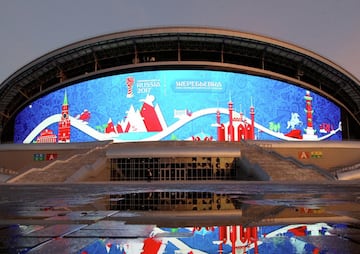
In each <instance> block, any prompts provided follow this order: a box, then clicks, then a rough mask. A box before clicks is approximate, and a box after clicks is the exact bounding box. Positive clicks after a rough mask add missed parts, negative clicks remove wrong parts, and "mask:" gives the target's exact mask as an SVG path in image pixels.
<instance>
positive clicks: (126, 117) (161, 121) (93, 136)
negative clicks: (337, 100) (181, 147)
mask: <svg viewBox="0 0 360 254" xmlns="http://www.w3.org/2000/svg"><path fill="white" fill-rule="evenodd" d="M341 139H342V134H341V113H340V108H339V107H338V106H336V105H335V104H334V103H332V102H331V101H329V100H327V99H325V98H324V97H322V96H320V95H318V94H316V93H314V92H310V91H307V90H305V89H303V88H300V87H297V86H294V85H291V84H288V83H285V82H281V81H277V80H272V79H268V78H264V77H258V76H253V75H247V74H240V73H232V72H222V71H209V70H159V71H145V72H134V73H127V74H119V75H113V76H107V77H102V78H97V79H93V80H88V81H84V82H80V83H77V84H74V85H71V86H68V87H66V88H63V89H60V90H57V91H55V92H52V93H50V94H48V95H46V96H44V97H42V98H39V99H37V100H36V101H33V102H32V103H31V104H29V105H27V106H26V107H25V108H24V109H23V110H22V111H21V112H20V113H19V114H18V115H17V117H16V119H15V134H14V142H15V143H56V142H88V141H103V140H112V141H114V142H129V141H160V140H193V141H203V140H205V141H239V140H287V141H303V140H314V141H320V140H341Z"/></svg>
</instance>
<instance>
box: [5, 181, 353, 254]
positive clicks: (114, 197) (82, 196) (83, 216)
mask: <svg viewBox="0 0 360 254" xmlns="http://www.w3.org/2000/svg"><path fill="white" fill-rule="evenodd" d="M214 186H215V187H217V189H216V188H215V187H214ZM30 187H31V186H30ZM74 187H83V189H81V188H78V189H77V193H76V195H74V190H75V188H74ZM96 187H97V186H95V185H87V186H83V185H81V186H72V185H70V186H61V188H59V191H58V192H56V194H57V193H60V194H59V196H55V195H51V198H50V197H48V198H47V199H42V200H41V199H38V198H37V199H36V200H39V201H38V202H37V203H32V202H25V204H26V205H24V206H23V208H24V209H19V208H17V210H16V211H17V213H12V212H8V211H9V207H10V206H11V205H12V204H18V202H16V203H15V202H14V203H11V202H8V203H6V207H7V209H6V211H5V210H3V213H2V214H1V217H2V220H3V222H6V223H7V225H4V226H2V227H0V252H1V253H9V250H10V253H53V254H55V253H78V254H90V253H100V254H101V253H104V254H105V253H121V254H123V253H127V254H129V253H136V254H139V253H145V254H153V253H159V254H162V253H164V254H165V253H177V254H182V253H186V254H189V253H266V254H267V253H356V252H357V250H358V249H359V242H360V237H359V236H360V228H359V227H358V226H357V225H358V223H357V222H358V221H357V220H356V218H357V214H358V212H357V211H359V210H358V206H357V205H358V204H357V203H355V202H349V201H352V200H353V199H354V198H353V196H356V197H357V196H358V192H356V190H357V189H355V191H353V189H350V190H351V191H349V190H348V189H347V190H346V195H345V194H344V193H345V192H344V191H343V192H341V191H334V190H333V189H334V188H333V189H331V190H329V189H328V188H326V189H324V188H319V189H316V188H315V187H313V186H310V187H311V188H310V187H307V188H308V189H307V190H308V191H304V190H303V189H300V188H299V190H298V189H296V186H295V187H294V186H293V185H291V186H288V185H285V186H280V187H279V186H276V185H269V184H267V185H261V184H258V183H257V184H254V183H251V184H247V185H241V184H238V183H236V184H233V185H223V184H221V185H220V184H219V185H216V184H213V185H212V188H213V189H214V188H215V190H213V189H211V188H208V187H203V186H201V185H200V184H197V185H194V187H193V186H192V185H191V186H190V187H189V186H188V187H187V188H184V186H183V184H179V185H176V186H172V188H170V187H171V186H166V188H161V187H163V185H160V186H158V185H156V184H151V185H150V184H147V183H145V184H144V186H141V188H139V187H134V188H133V187H132V185H129V186H128V188H125V187H126V185H125V186H124V185H121V187H120V185H117V184H114V185H111V186H108V185H107V186H106V188H105V187H104V186H102V187H101V188H100V187H98V189H96ZM165 189H166V191H165ZM189 189H191V191H182V190H189ZM210 189H211V191H203V190H210ZM51 190H54V187H53V186H51V187H50V186H49V189H48V192H47V193H53V192H51ZM67 190H68V192H67ZM309 190H310V191H309ZM18 193H19V192H14V194H13V195H18ZM26 193H31V194H32V195H31V197H33V196H34V195H37V194H36V192H34V191H32V192H31V191H29V190H28V189H26V188H24V192H23V193H21V194H22V195H21V197H27V196H26ZM66 193H69V194H66ZM89 193H90V194H89ZM65 194H66V195H65ZM39 195H43V191H41V192H40V191H39ZM18 197H20V195H19V196H18ZM18 199H19V198H18ZM29 200H31V199H29ZM14 207H15V208H16V206H14ZM346 215H351V216H346ZM6 220H7V221H6ZM9 223H12V224H11V226H9V225H10V224H9Z"/></svg>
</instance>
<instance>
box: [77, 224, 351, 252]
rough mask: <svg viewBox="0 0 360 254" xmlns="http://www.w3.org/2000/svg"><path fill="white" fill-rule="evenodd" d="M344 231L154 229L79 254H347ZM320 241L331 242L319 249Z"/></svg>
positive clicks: (337, 227)
mask: <svg viewBox="0 0 360 254" xmlns="http://www.w3.org/2000/svg"><path fill="white" fill-rule="evenodd" d="M344 228H345V226H344V225H341V224H333V225H330V224H325V223H317V224H309V225H306V224H298V225H290V226H261V227H243V226H241V225H232V226H212V227H187V228H158V227H154V229H153V231H152V232H151V233H150V235H149V237H147V238H143V239H139V238H137V239H102V240H98V241H95V242H94V243H93V244H91V245H89V246H87V247H86V248H83V249H82V250H81V251H80V252H79V253H148V254H150V253H177V254H182V253H184V254H189V253H351V248H350V249H349V247H348V246H346V245H344V244H342V245H341V244H340V245H339V242H338V241H336V238H337V234H338V233H339V232H340V231H341V230H343V229H344ZM323 238H329V240H330V239H331V240H330V241H334V240H335V242H334V244H333V245H330V246H329V245H326V248H325V247H324V248H323V245H324V243H323V242H322V240H321V239H323ZM329 240H328V241H329ZM354 250H355V249H354ZM349 251H350V252H349Z"/></svg>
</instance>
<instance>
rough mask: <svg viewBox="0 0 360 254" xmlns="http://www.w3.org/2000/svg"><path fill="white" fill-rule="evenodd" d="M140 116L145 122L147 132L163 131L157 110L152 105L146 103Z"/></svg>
mask: <svg viewBox="0 0 360 254" xmlns="http://www.w3.org/2000/svg"><path fill="white" fill-rule="evenodd" d="M140 115H141V116H142V118H143V120H144V124H145V126H146V129H147V131H162V130H163V128H162V126H161V123H160V120H159V118H158V116H157V113H156V111H155V108H154V107H153V106H152V105H150V104H148V103H147V102H146V101H145V102H144V104H143V106H142V108H141V110H140Z"/></svg>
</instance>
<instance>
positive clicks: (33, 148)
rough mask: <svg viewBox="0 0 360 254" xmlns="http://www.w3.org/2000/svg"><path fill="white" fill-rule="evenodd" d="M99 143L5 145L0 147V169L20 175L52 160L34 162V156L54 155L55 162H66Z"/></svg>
mask: <svg viewBox="0 0 360 254" xmlns="http://www.w3.org/2000/svg"><path fill="white" fill-rule="evenodd" d="M98 144H99V143H97V142H95V143H93V142H89V143H69V144H6V145H0V168H4V169H11V170H14V171H16V172H17V173H21V172H23V171H25V170H27V169H30V168H42V167H45V166H46V165H48V164H50V163H52V162H53V161H52V160H43V161H36V160H34V154H43V155H45V156H46V154H56V155H57V158H56V159H57V160H66V159H68V158H70V157H71V156H73V155H75V154H80V153H85V152H86V151H88V150H89V149H91V148H93V147H95V146H96V145H98Z"/></svg>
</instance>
